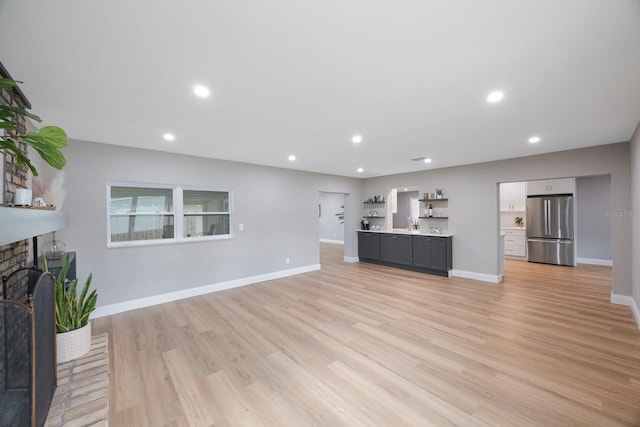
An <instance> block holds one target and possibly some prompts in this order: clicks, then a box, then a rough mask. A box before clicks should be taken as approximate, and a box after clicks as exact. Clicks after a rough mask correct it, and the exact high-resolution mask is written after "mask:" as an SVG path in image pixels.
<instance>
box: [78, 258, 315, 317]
mask: <svg viewBox="0 0 640 427" xmlns="http://www.w3.org/2000/svg"><path fill="white" fill-rule="evenodd" d="M316 270H320V264H311V265H306V266H304V267H297V268H291V269H289V270H281V271H274V272H272V273H266V274H260V275H257V276H250V277H243V278H241V279H235V280H229V281H226V282H219V283H213V284H211V285H205V286H199V287H197V288H190V289H183V290H180V291H175V292H169V293H166V294H160V295H154V296H150V297H146V298H139V299H135V300H131V301H125V302H119V303H116V304H110V305H105V306H102V307H98V308H96V310H95V311H94V312H93V313H92V314H91V316H90V317H91V319H96V318H99V317H104V316H110V315H112V314H117V313H123V312H125V311H130V310H136V309H138V308H144V307H150V306H152V305H158V304H164V303H166V302H171V301H177V300H181V299H184V298H191V297H195V296H198V295H205V294H209V293H212V292H218V291H224V290H226V289H232V288H239V287H241V286H247V285H253V284H255V283H260V282H266V281H268V280H275V279H281V278H283V277H289V276H295V275H298V274H302V273H309V272H311V271H316Z"/></svg>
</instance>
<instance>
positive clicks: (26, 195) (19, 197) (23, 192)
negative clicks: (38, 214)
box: [15, 188, 33, 206]
mask: <svg viewBox="0 0 640 427" xmlns="http://www.w3.org/2000/svg"><path fill="white" fill-rule="evenodd" d="M32 197H33V192H32V191H31V189H28V188H18V189H17V190H16V198H15V205H16V206H31V201H32Z"/></svg>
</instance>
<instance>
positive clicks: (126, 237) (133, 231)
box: [111, 215, 173, 242]
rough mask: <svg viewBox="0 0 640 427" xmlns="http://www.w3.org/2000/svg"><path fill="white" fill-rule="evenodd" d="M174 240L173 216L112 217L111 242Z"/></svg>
mask: <svg viewBox="0 0 640 427" xmlns="http://www.w3.org/2000/svg"><path fill="white" fill-rule="evenodd" d="M172 238H173V215H117V216H112V217H111V241H112V242H126V241H132V240H157V239H172Z"/></svg>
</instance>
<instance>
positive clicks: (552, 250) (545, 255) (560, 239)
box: [527, 194, 576, 266]
mask: <svg viewBox="0 0 640 427" xmlns="http://www.w3.org/2000/svg"><path fill="white" fill-rule="evenodd" d="M573 227H574V225H573V196H572V195H570V194H557V195H549V196H528V197H527V249H528V253H529V261H530V262H541V263H545V264H557V265H571V266H575V265H576V262H575V250H574V229H573Z"/></svg>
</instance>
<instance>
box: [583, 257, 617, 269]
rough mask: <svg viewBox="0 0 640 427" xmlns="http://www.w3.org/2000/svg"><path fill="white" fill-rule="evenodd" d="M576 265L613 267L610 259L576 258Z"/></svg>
mask: <svg viewBox="0 0 640 427" xmlns="http://www.w3.org/2000/svg"><path fill="white" fill-rule="evenodd" d="M577 261H578V264H591V265H606V266H608V267H613V261H612V260H610V259H596V258H580V257H578V258H577Z"/></svg>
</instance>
